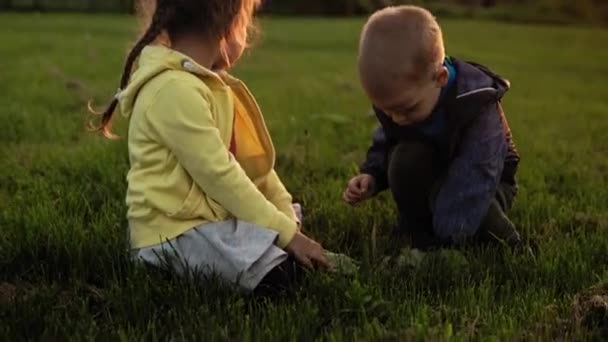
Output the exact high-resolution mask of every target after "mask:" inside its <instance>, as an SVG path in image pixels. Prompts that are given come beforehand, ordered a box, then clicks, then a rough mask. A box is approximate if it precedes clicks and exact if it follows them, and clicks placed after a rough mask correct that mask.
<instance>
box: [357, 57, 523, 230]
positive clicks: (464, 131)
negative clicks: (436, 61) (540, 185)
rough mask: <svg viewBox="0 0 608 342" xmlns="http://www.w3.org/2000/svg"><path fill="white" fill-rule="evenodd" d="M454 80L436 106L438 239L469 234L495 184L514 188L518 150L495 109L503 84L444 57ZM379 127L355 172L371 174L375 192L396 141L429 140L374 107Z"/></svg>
mask: <svg viewBox="0 0 608 342" xmlns="http://www.w3.org/2000/svg"><path fill="white" fill-rule="evenodd" d="M450 62H451V63H452V64H453V66H454V67H455V69H456V83H455V85H454V86H452V87H451V88H450V89H449V91H448V93H447V95H446V96H445V97H444V99H443V101H445V102H444V103H442V104H441V106H442V107H443V110H444V111H445V115H446V116H447V128H446V129H445V134H446V136H445V137H443V138H444V139H441V140H443V141H446V142H447V144H442V145H441V146H438V151H439V154H440V157H441V159H442V160H443V161H444V164H445V167H446V173H445V174H446V178H445V180H443V183H442V187H441V189H440V191H439V193H438V195H437V198H436V201H435V203H434V205H435V207H434V208H433V229H434V232H435V234H436V235H437V236H438V237H439V238H442V239H458V238H459V237H464V236H472V235H474V234H475V233H476V232H477V230H478V228H479V226H480V224H481V221H482V219H483V218H484V216H485V215H486V213H487V211H488V208H489V205H490V201H491V200H492V198H493V196H494V195H495V193H496V189H497V187H498V184H499V183H500V182H503V183H507V184H510V185H513V186H516V180H515V173H516V172H517V165H518V163H519V154H518V152H517V149H516V148H515V144H514V142H513V138H512V135H511V130H510V129H509V125H508V123H507V120H506V118H505V115H504V112H503V110H502V107H501V104H500V102H501V99H502V97H503V95H504V94H505V93H506V92H507V90H508V89H509V82H508V81H507V80H505V79H503V78H502V77H500V76H498V75H496V74H495V73H493V72H492V71H490V70H489V69H488V68H486V67H484V66H481V65H479V64H476V63H471V62H463V61H460V60H457V59H453V58H452V59H450ZM374 109H375V113H376V116H377V118H378V120H379V121H380V124H381V126H380V127H379V128H378V129H377V130H376V131H375V132H374V137H373V143H372V146H371V147H370V148H369V151H368V154H367V160H366V161H365V163H363V165H362V166H361V172H362V173H367V174H370V175H372V176H374V177H375V178H376V182H377V185H378V191H382V190H385V189H387V188H388V171H387V170H388V161H389V154H390V152H391V150H392V148H393V147H394V146H395V145H396V144H397V143H399V142H400V141H408V140H410V141H411V140H418V141H428V142H431V143H432V141H430V139H429V137H427V136H425V135H424V134H423V133H421V132H420V131H418V130H416V129H414V128H412V127H407V126H399V125H397V124H395V123H394V122H393V121H392V120H391V119H390V117H389V116H387V115H386V114H384V113H383V112H382V111H381V110H379V109H377V108H374Z"/></svg>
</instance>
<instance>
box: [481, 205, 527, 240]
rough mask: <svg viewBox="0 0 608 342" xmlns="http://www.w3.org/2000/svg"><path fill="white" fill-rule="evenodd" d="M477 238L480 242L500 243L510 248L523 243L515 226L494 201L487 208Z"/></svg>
mask: <svg viewBox="0 0 608 342" xmlns="http://www.w3.org/2000/svg"><path fill="white" fill-rule="evenodd" d="M478 237H479V239H480V240H481V241H492V240H494V241H500V242H503V243H505V244H506V245H507V246H510V247H516V246H519V245H521V244H522V243H523V241H522V238H521V235H520V234H519V232H518V231H517V229H516V228H515V225H514V224H513V222H511V220H509V218H508V217H507V215H505V213H504V211H503V210H502V208H501V207H500V205H499V204H498V203H497V202H496V201H493V202H492V204H491V205H490V207H489V208H488V213H487V215H486V218H485V220H484V222H483V223H482V225H481V227H480V228H479V232H478Z"/></svg>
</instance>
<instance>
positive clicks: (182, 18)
mask: <svg viewBox="0 0 608 342" xmlns="http://www.w3.org/2000/svg"><path fill="white" fill-rule="evenodd" d="M260 1H261V0H139V2H138V5H137V13H138V15H139V16H140V18H141V19H143V22H144V26H145V27H146V29H145V30H144V32H143V33H142V34H141V36H140V38H139V40H137V42H136V43H135V45H134V46H133V48H132V49H131V51H130V52H129V54H128V55H127V59H126V62H125V65H124V68H123V72H122V76H121V78H120V86H119V92H120V91H121V90H123V89H124V88H125V87H126V86H127V84H128V83H129V79H130V77H131V72H132V70H133V66H134V64H135V61H136V60H137V58H138V57H139V55H140V54H141V51H142V50H143V49H144V47H146V46H147V45H149V44H152V43H154V42H156V41H157V40H159V39H161V38H163V36H164V37H165V38H166V39H168V41H167V43H168V44H170V42H171V39H172V38H174V37H176V36H178V35H180V34H182V33H189V32H196V33H201V34H202V35H204V36H206V37H207V38H209V39H214V40H217V41H219V42H220V54H221V55H222V56H226V55H227V52H226V51H227V44H228V43H227V42H228V41H233V42H236V43H238V44H242V46H246V45H247V36H248V31H249V29H251V28H252V26H253V25H252V22H253V20H252V19H253V14H254V12H255V10H256V8H257V6H258V5H259V3H260ZM117 106H118V96H116V97H115V98H114V99H113V100H112V102H110V104H109V105H108V107H107V108H106V109H105V110H104V111H103V112H101V113H98V112H95V111H94V110H93V109H92V108H91V106H90V103H89V111H90V112H92V113H93V114H97V115H100V116H101V124H100V125H93V124H90V125H89V126H90V128H91V129H92V130H94V131H100V132H101V133H102V134H103V135H104V136H106V137H108V138H115V135H113V134H112V132H111V128H112V116H113V114H114V111H115V110H116V107H117Z"/></svg>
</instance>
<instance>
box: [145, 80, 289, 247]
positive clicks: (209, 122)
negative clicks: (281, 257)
mask: <svg viewBox="0 0 608 342" xmlns="http://www.w3.org/2000/svg"><path fill="white" fill-rule="evenodd" d="M146 115H147V119H148V122H149V125H150V128H151V130H152V131H153V132H154V133H156V134H157V136H158V138H159V140H160V141H161V143H162V144H164V145H165V146H167V147H168V148H169V149H170V150H171V152H172V153H173V154H174V155H175V157H176V159H177V161H178V162H179V163H180V164H181V165H182V166H183V167H184V169H185V170H186V171H187V172H188V173H189V174H190V176H191V177H192V179H193V181H194V182H195V183H196V184H197V185H198V186H199V187H200V188H201V190H203V191H204V192H205V193H206V194H207V195H208V196H209V197H211V198H213V199H214V200H215V201H217V202H218V203H219V204H220V205H221V206H222V207H224V208H225V209H226V210H228V212H230V213H231V214H232V215H234V216H235V217H236V218H238V219H240V220H243V221H246V222H250V223H253V224H256V225H259V226H262V227H268V228H269V229H272V230H275V231H277V232H278V233H279V238H278V245H279V246H281V247H285V246H286V245H287V244H289V242H290V241H291V239H292V238H293V236H294V235H295V233H296V229H297V224H296V222H295V221H294V220H293V219H292V218H291V217H288V216H287V215H285V214H284V213H283V212H281V211H280V210H279V209H277V207H276V206H275V205H274V204H273V203H271V202H270V201H269V200H267V199H266V197H265V196H264V195H263V194H262V193H261V192H260V191H259V190H258V188H257V187H256V186H255V185H254V184H253V182H251V180H250V179H249V178H248V177H247V175H246V174H245V171H244V170H243V169H242V168H241V166H240V165H239V164H238V163H237V162H236V160H235V159H234V157H233V156H232V154H230V153H229V152H228V149H227V148H226V146H225V145H224V143H223V141H222V139H221V137H220V132H219V130H218V129H217V127H216V123H215V120H214V118H213V116H212V114H211V110H210V105H209V103H208V101H207V100H206V99H205V98H204V97H203V95H201V94H200V92H199V91H198V90H197V89H195V88H194V87H192V86H189V85H187V84H183V83H180V82H178V81H175V80H173V81H169V82H168V83H167V84H165V85H164V87H163V88H161V89H160V91H159V92H158V93H157V94H156V97H155V102H154V103H153V104H152V106H151V107H150V109H148V110H147V111H146Z"/></svg>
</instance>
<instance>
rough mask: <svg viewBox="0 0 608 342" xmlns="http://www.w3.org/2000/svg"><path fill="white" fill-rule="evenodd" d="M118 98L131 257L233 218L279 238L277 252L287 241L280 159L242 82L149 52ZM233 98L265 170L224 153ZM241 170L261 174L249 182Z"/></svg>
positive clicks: (290, 214)
mask: <svg viewBox="0 0 608 342" xmlns="http://www.w3.org/2000/svg"><path fill="white" fill-rule="evenodd" d="M118 97H119V101H120V105H119V112H120V113H121V114H122V115H124V116H129V117H130V123H129V133H128V135H129V136H128V146H129V160H130V164H131V168H130V170H129V173H128V175H127V181H128V190H127V197H126V202H127V206H128V213H127V216H128V220H129V226H130V234H131V247H132V248H144V247H148V246H152V245H156V244H159V243H161V242H165V241H166V240H167V239H173V238H175V237H177V236H178V235H180V234H182V233H183V232H185V231H186V230H188V229H191V228H193V227H195V226H198V225H201V224H204V223H209V222H217V221H223V220H226V219H228V218H230V217H235V218H238V219H240V220H243V221H246V222H250V223H253V224H256V225H259V226H262V227H267V228H269V229H272V230H275V231H277V232H278V233H279V237H278V245H279V246H280V247H285V246H286V245H287V244H288V243H289V242H290V241H291V239H292V238H293V236H294V234H295V232H296V230H297V218H296V215H295V212H294V210H293V208H292V205H291V201H292V197H291V195H290V194H289V193H288V192H287V190H286V189H285V187H284V186H283V184H282V183H281V181H280V180H279V178H278V176H277V174H276V172H275V171H274V161H275V150H274V147H273V144H272V141H271V139H270V136H269V134H268V129H267V128H266V124H265V123H264V119H263V117H262V114H261V112H260V109H259V107H258V105H257V103H256V102H255V99H254V98H253V96H252V95H251V93H250V92H249V90H248V89H247V88H246V87H245V85H244V84H243V83H242V82H241V81H239V80H237V79H235V78H233V77H231V76H229V75H228V74H226V73H220V74H217V73H214V72H212V71H210V70H208V69H206V68H204V67H202V66H201V65H199V64H197V63H196V62H194V61H193V60H192V59H191V58H189V57H187V56H186V55H183V54H181V53H179V52H177V51H175V50H171V49H170V48H167V47H164V46H160V45H151V46H148V47H146V48H145V49H144V50H143V51H142V54H141V56H140V58H139V62H138V67H137V69H136V71H135V72H134V73H133V75H132V77H131V81H130V83H129V86H128V87H127V88H126V89H125V90H124V91H122V92H121V93H119V95H118ZM234 97H237V98H238V101H240V104H242V106H243V107H244V109H245V110H246V111H247V113H248V114H249V116H250V118H251V120H252V122H253V124H254V127H255V130H256V133H257V136H258V137H259V140H260V143H261V145H262V147H263V151H264V158H262V161H263V162H261V163H260V162H259V159H258V162H256V163H253V164H252V165H241V164H239V163H238V162H237V161H236V160H235V157H234V156H233V155H232V154H231V153H230V152H229V151H228V147H229V144H230V141H231V137H232V130H233V120H234V104H235V99H234ZM244 168H245V169H247V170H252V169H254V171H255V172H250V175H249V176H248V175H247V174H246V173H245V171H244V170H243V169H244ZM251 174H253V175H254V176H253V177H252V178H250V176H251Z"/></svg>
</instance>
